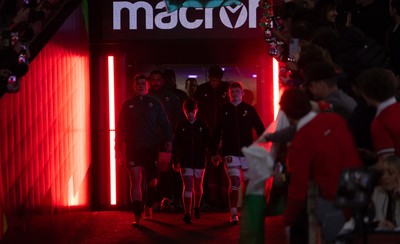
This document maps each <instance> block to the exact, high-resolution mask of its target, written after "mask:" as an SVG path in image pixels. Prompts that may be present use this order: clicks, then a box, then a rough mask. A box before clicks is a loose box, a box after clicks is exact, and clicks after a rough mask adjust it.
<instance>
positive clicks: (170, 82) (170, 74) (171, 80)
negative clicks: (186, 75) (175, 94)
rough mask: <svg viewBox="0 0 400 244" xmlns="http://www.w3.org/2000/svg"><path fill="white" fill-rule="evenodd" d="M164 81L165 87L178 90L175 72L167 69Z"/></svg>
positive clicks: (164, 73)
mask: <svg viewBox="0 0 400 244" xmlns="http://www.w3.org/2000/svg"><path fill="white" fill-rule="evenodd" d="M162 76H163V79H164V82H165V83H164V86H165V88H169V89H175V88H176V75H175V71H173V70H172V69H166V70H164V72H163V74H162Z"/></svg>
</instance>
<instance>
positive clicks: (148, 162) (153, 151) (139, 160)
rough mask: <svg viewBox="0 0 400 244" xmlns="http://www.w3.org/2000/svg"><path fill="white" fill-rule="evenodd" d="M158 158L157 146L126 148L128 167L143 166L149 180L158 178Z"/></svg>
mask: <svg viewBox="0 0 400 244" xmlns="http://www.w3.org/2000/svg"><path fill="white" fill-rule="evenodd" d="M157 158H158V150H157V147H151V148H127V150H126V161H127V162H128V167H138V166H142V167H143V168H144V171H145V172H146V179H147V181H148V182H149V181H151V180H153V179H156V178H157Z"/></svg>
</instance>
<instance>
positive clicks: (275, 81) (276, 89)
mask: <svg viewBox="0 0 400 244" xmlns="http://www.w3.org/2000/svg"><path fill="white" fill-rule="evenodd" d="M272 70H273V79H272V80H273V94H274V105H273V106H274V120H275V119H276V116H277V115H278V111H279V99H280V91H279V62H278V61H277V60H276V59H273V61H272Z"/></svg>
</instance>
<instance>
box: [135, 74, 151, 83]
mask: <svg viewBox="0 0 400 244" xmlns="http://www.w3.org/2000/svg"><path fill="white" fill-rule="evenodd" d="M142 79H144V80H146V81H147V82H149V79H148V78H147V76H145V75H144V74H137V75H135V77H134V78H133V83H134V84H135V83H136V82H137V81H138V80H142Z"/></svg>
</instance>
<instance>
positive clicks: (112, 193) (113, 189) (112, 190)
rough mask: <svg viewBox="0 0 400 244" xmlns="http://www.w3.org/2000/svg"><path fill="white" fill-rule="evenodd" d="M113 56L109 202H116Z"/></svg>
mask: <svg viewBox="0 0 400 244" xmlns="http://www.w3.org/2000/svg"><path fill="white" fill-rule="evenodd" d="M114 85H115V84H114V56H108V109H109V117H110V118H109V132H110V204H111V205H116V204H117V184H116V160H115V100H114V96H115V91H114Z"/></svg>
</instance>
